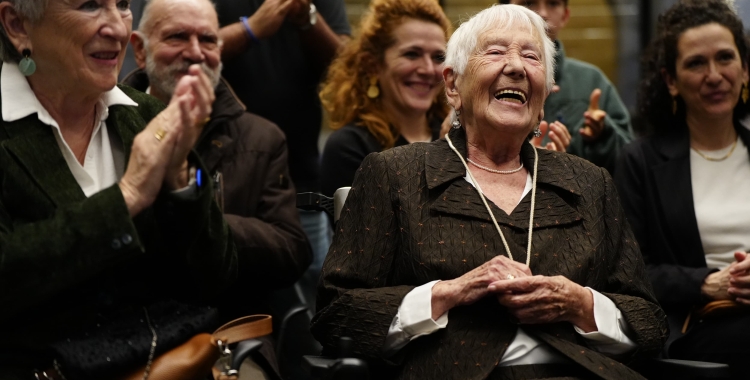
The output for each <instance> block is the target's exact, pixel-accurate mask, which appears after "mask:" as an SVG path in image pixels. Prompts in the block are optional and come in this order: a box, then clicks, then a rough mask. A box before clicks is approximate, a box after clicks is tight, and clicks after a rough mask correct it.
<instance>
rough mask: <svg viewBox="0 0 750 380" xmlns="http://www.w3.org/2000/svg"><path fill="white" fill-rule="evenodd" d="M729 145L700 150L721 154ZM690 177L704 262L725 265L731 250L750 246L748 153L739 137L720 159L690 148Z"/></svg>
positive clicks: (749, 174)
mask: <svg viewBox="0 0 750 380" xmlns="http://www.w3.org/2000/svg"><path fill="white" fill-rule="evenodd" d="M731 148H732V147H731V146H729V147H726V148H724V149H721V150H717V151H708V152H707V151H701V153H703V154H705V155H707V156H709V157H723V156H725V155H726V154H727V153H729V150H730V149H731ZM690 179H691V182H692V186H693V204H694V205H695V218H696V219H697V220H698V232H699V233H700V238H701V243H702V245H703V251H704V252H705V254H706V264H707V265H708V267H709V268H718V269H722V268H726V267H727V266H729V264H731V263H732V262H734V252H736V251H741V252H747V251H749V250H750V195H748V191H750V157H748V150H747V147H746V146H745V144H744V143H743V142H742V139H740V138H739V137H738V141H737V147H736V148H735V149H734V152H733V153H732V155H731V156H729V157H728V158H727V159H726V160H723V161H708V160H706V159H705V158H703V157H701V156H700V155H699V154H698V153H697V152H695V150H693V149H691V150H690Z"/></svg>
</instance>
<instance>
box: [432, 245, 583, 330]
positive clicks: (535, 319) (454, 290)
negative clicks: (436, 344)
mask: <svg viewBox="0 0 750 380" xmlns="http://www.w3.org/2000/svg"><path fill="white" fill-rule="evenodd" d="M487 296H494V297H496V298H497V300H498V302H500V304H501V305H503V306H504V307H506V308H507V309H508V312H509V313H510V314H511V315H513V316H514V317H515V318H516V319H518V322H519V323H521V324H540V323H554V322H571V323H573V324H574V325H575V326H577V327H578V328H580V329H581V330H583V331H585V332H591V331H596V330H597V328H596V322H595V320H594V301H593V294H592V293H591V291H589V290H588V289H586V288H584V287H582V286H580V285H578V284H576V283H574V282H572V281H570V280H568V279H567V278H565V277H563V276H554V277H550V276H540V275H537V276H535V275H533V274H532V273H531V269H529V267H528V266H526V265H524V264H521V263H518V262H516V261H513V260H511V259H509V258H508V257H505V256H496V257H494V258H493V259H492V260H490V261H488V262H486V263H484V264H482V265H481V266H479V267H477V268H475V269H474V270H472V271H470V272H467V273H466V274H464V275H463V276H461V277H459V278H456V279H453V280H446V281H441V282H438V283H437V284H435V286H434V287H433V288H432V318H433V319H434V320H437V319H438V318H439V317H440V316H441V315H443V314H444V313H445V312H447V311H448V310H450V309H452V308H453V307H456V306H462V305H471V304H473V303H475V302H477V301H479V300H480V299H482V298H484V297H487Z"/></svg>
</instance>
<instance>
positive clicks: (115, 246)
mask: <svg viewBox="0 0 750 380" xmlns="http://www.w3.org/2000/svg"><path fill="white" fill-rule="evenodd" d="M120 247H122V243H120V239H114V240H112V249H120Z"/></svg>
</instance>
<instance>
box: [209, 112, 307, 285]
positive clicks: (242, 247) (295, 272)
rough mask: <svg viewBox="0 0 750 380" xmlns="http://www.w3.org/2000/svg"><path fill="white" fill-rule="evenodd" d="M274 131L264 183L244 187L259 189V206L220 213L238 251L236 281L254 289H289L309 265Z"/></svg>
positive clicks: (284, 156) (282, 145) (283, 147)
mask: <svg viewBox="0 0 750 380" xmlns="http://www.w3.org/2000/svg"><path fill="white" fill-rule="evenodd" d="M246 130H249V128H246ZM274 131H278V135H279V136H278V138H276V139H274V141H273V144H274V147H271V148H270V151H272V152H273V153H272V155H271V157H270V158H269V162H268V168H267V171H266V176H265V179H264V181H263V184H262V185H261V184H249V183H248V184H247V185H248V186H263V190H262V192H261V195H260V199H259V200H258V204H253V205H247V206H246V209H250V210H252V209H254V210H255V211H256V212H255V213H254V216H242V215H235V214H230V213H227V214H225V215H224V217H225V218H226V220H227V223H229V227H230V228H231V230H232V234H233V236H234V240H235V242H236V244H237V249H238V252H239V265H240V268H239V282H240V284H241V285H242V286H243V287H246V286H249V287H252V288H254V289H269V290H270V289H277V288H280V287H283V286H287V285H291V284H293V283H294V282H295V281H297V279H299V277H300V276H301V275H302V273H304V271H305V270H306V269H307V267H308V266H309V265H310V263H311V262H312V250H311V248H310V244H309V243H308V241H307V237H306V235H305V233H304V231H303V230H302V226H301V225H300V222H299V214H298V212H297V206H296V199H297V194H296V192H295V190H294V185H293V184H292V183H291V181H290V180H289V167H288V165H287V146H286V141H285V140H284V138H283V135H282V132H281V131H279V130H278V129H277V128H275V127H274ZM250 169H251V168H248V170H250ZM248 178H252V177H251V176H248Z"/></svg>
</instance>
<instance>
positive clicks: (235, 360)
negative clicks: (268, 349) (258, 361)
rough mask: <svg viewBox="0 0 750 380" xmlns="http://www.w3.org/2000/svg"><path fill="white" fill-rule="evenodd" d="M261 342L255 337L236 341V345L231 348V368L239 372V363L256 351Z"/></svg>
mask: <svg viewBox="0 0 750 380" xmlns="http://www.w3.org/2000/svg"><path fill="white" fill-rule="evenodd" d="M262 345H263V342H261V341H259V340H255V339H248V340H243V341H241V342H239V343H237V347H235V348H234V350H232V370H233V371H237V372H235V373H239V370H240V365H242V362H243V361H245V359H246V358H247V357H248V356H250V355H252V354H253V352H255V351H258V349H259V348H260V346H262Z"/></svg>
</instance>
